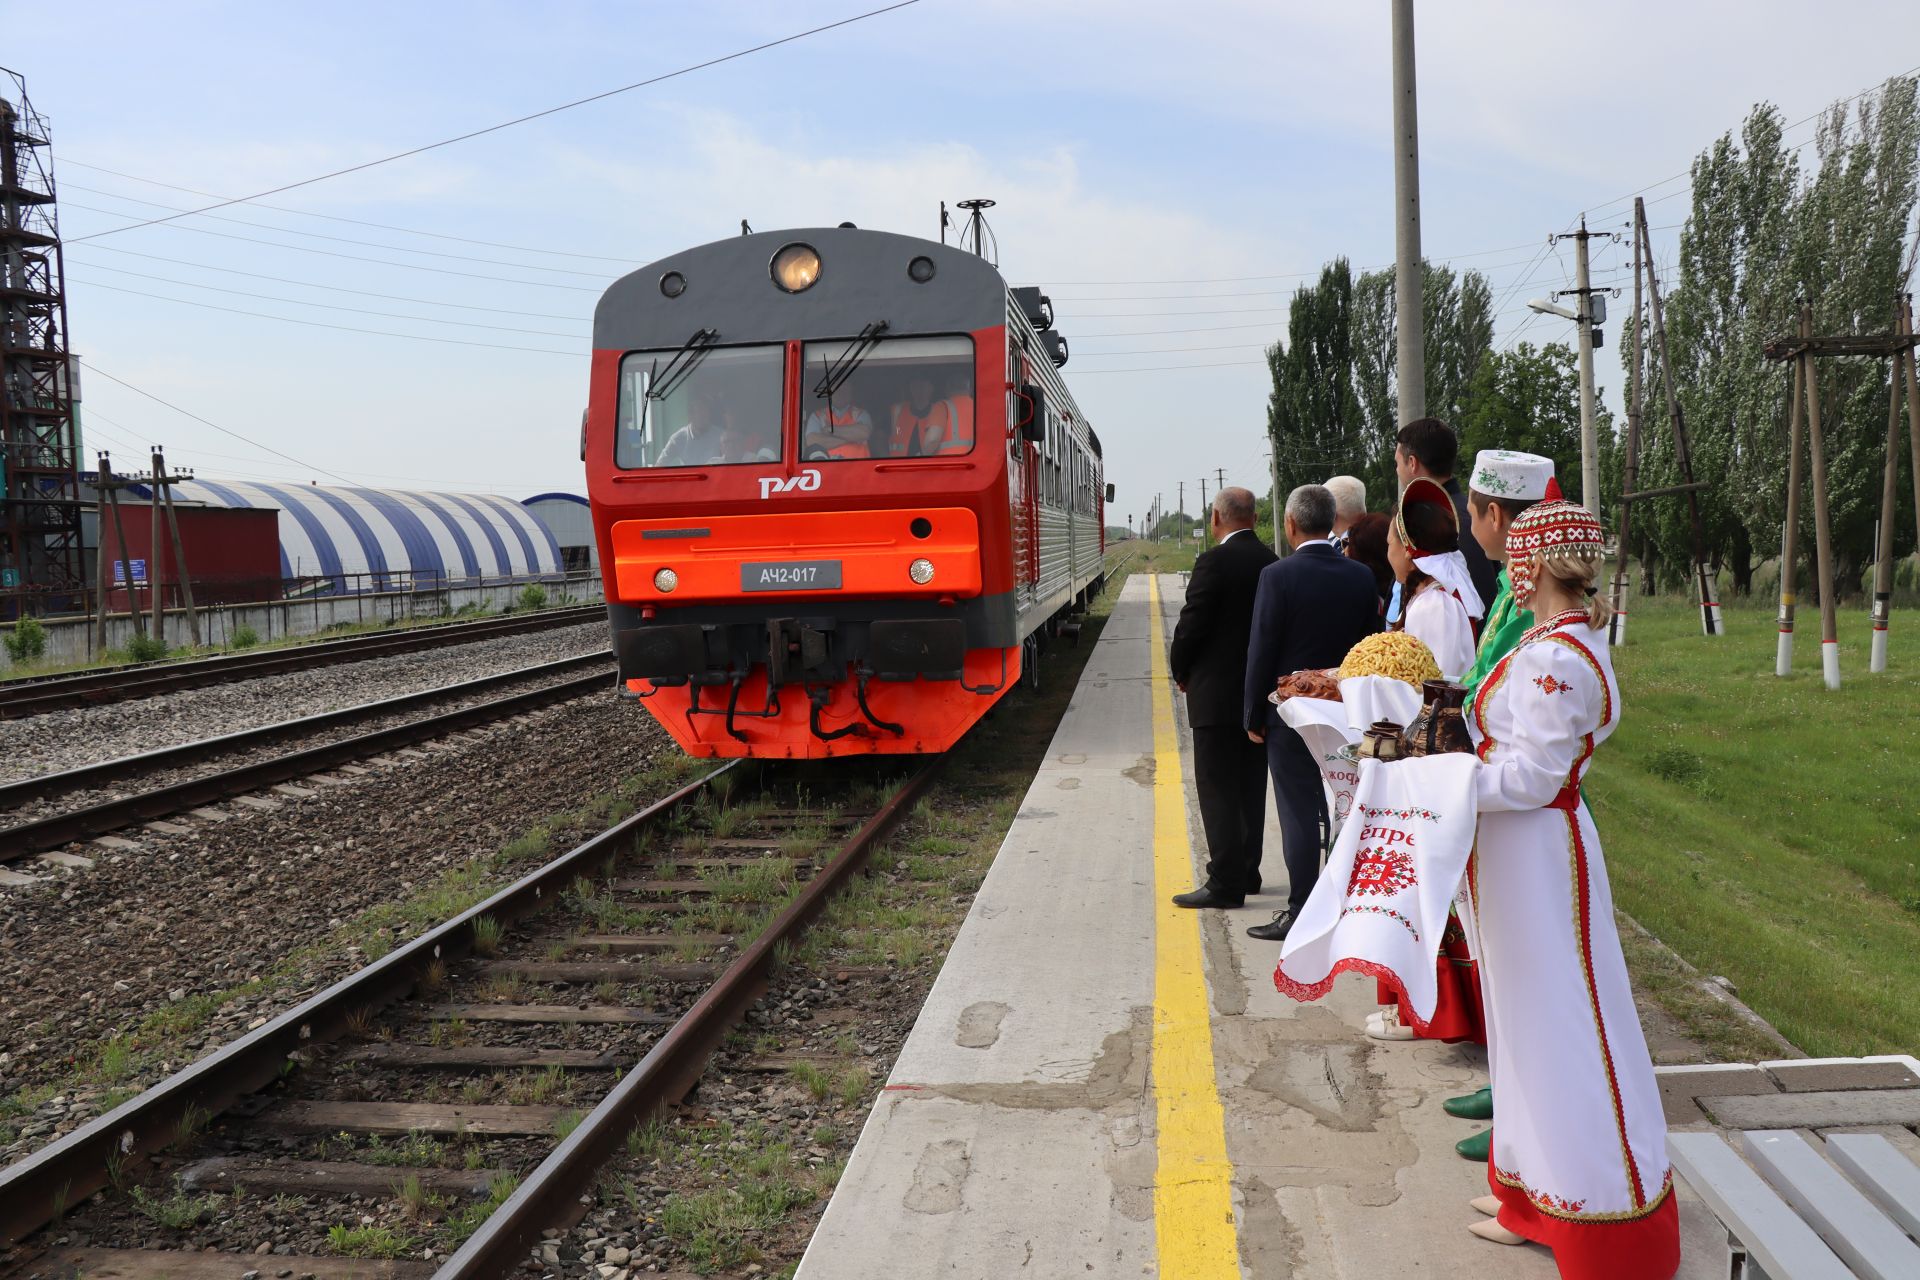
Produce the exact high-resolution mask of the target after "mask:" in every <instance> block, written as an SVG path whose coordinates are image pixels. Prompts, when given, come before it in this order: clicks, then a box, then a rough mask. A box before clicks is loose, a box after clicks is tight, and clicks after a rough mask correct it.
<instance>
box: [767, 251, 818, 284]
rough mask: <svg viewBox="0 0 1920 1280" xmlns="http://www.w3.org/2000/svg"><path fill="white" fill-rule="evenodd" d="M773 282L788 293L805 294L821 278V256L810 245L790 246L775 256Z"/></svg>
mask: <svg viewBox="0 0 1920 1280" xmlns="http://www.w3.org/2000/svg"><path fill="white" fill-rule="evenodd" d="M772 270H773V282H774V283H775V284H777V285H779V286H780V287H781V288H782V289H785V290H786V291H787V292H788V293H804V292H806V291H807V290H808V289H811V288H813V282H814V281H816V280H818V279H819V278H820V255H819V254H817V253H815V252H814V250H813V246H812V245H810V244H790V245H788V246H787V247H786V248H784V249H782V250H781V251H780V252H778V253H776V254H774V255H773V263H772Z"/></svg>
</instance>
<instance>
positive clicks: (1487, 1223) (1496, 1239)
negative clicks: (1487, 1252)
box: [1467, 1218, 1527, 1244]
mask: <svg viewBox="0 0 1920 1280" xmlns="http://www.w3.org/2000/svg"><path fill="white" fill-rule="evenodd" d="M1467 1230H1469V1231H1471V1232H1473V1234H1475V1235H1477V1236H1479V1237H1480V1238H1481V1239H1482V1240H1491V1241H1493V1243H1495V1244H1525V1243H1526V1242H1527V1238H1526V1237H1525V1236H1519V1235H1515V1234H1514V1233H1513V1232H1511V1231H1509V1230H1507V1229H1506V1228H1505V1227H1503V1226H1501V1225H1500V1224H1499V1223H1498V1222H1495V1221H1494V1220H1493V1219H1492V1218H1485V1219H1482V1220H1481V1221H1479V1222H1470V1223H1468V1224H1467Z"/></svg>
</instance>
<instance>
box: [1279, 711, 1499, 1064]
mask: <svg viewBox="0 0 1920 1280" xmlns="http://www.w3.org/2000/svg"><path fill="white" fill-rule="evenodd" d="M1342 692H1343V693H1344V692H1345V691H1344V689H1343V690H1342ZM1478 768H1479V761H1477V760H1475V759H1474V758H1473V757H1472V756H1470V755H1467V754H1465V753H1464V752H1463V753H1458V754H1452V755H1443V756H1424V757H1421V758H1420V759H1416V760H1400V761H1395V762H1393V763H1391V764H1383V763H1381V762H1380V761H1378V760H1362V761H1361V762H1360V785H1359V787H1358V789H1357V790H1356V791H1355V793H1354V801H1353V817H1352V819H1351V820H1350V821H1349V822H1348V823H1347V824H1346V826H1345V827H1344V828H1342V830H1341V832H1340V838H1339V839H1338V840H1336V841H1335V842H1334V846H1333V853H1332V855H1331V856H1330V857H1329V858H1328V859H1327V865H1326V867H1325V869H1323V870H1322V871H1321V872H1320V879H1319V880H1318V881H1317V882H1316V883H1315V884H1314V887H1313V893H1312V895H1311V896H1309V897H1308V899H1307V905H1306V906H1305V907H1303V908H1302V909H1301V911H1300V918H1299V919H1297V920H1295V921H1294V923H1293V929H1292V931H1291V932H1290V933H1288V935H1287V941H1286V943H1285V945H1283V946H1282V947H1281V949H1280V965H1279V967H1278V968H1276V969H1275V970H1274V973H1273V981H1274V985H1275V986H1277V987H1278V988H1279V989H1280V991H1281V992H1282V993H1283V994H1285V995H1289V996H1292V997H1293V998H1294V999H1296V1000H1318V999H1319V998H1320V997H1321V996H1323V995H1325V994H1326V993H1327V992H1328V991H1330V990H1332V988H1333V980H1334V978H1335V977H1336V976H1337V975H1339V974H1341V973H1344V972H1347V971H1349V970H1351V971H1354V972H1357V973H1367V974H1372V975H1373V976H1374V977H1376V978H1384V979H1386V980H1388V981H1390V982H1392V983H1394V984H1395V985H1396V986H1398V987H1399V988H1400V990H1402V991H1404V992H1405V993H1406V996H1407V1003H1408V1004H1409V1005H1410V1006H1411V1007H1412V1010H1413V1015H1414V1025H1415V1026H1416V1027H1422V1026H1425V1025H1426V1022H1427V1020H1428V1019H1430V1018H1431V1017H1433V1009H1434V1004H1435V1001H1436V1000H1437V999H1438V998H1439V993H1438V991H1437V990H1436V987H1435V977H1434V963H1433V962H1434V957H1435V956H1437V955H1438V954H1439V951H1440V939H1441V935H1442V934H1444V933H1445V931H1446V927H1447V908H1448V906H1449V905H1450V904H1451V902H1452V900H1453V891H1454V889H1455V887H1456V886H1458V885H1459V883H1460V877H1461V876H1462V874H1463V873H1464V872H1465V871H1466V867H1467V855H1468V854H1469V853H1471V852H1472V850H1473V831H1474V823H1475V819H1476V817H1477V814H1476V810H1475V805H1474V797H1473V775H1474V771H1475V770H1476V769H1478Z"/></svg>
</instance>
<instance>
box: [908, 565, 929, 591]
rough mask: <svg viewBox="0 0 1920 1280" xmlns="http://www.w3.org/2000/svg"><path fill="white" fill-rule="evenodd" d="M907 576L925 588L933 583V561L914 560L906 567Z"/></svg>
mask: <svg viewBox="0 0 1920 1280" xmlns="http://www.w3.org/2000/svg"><path fill="white" fill-rule="evenodd" d="M907 576H908V577H909V578H912V579H913V580H914V581H915V582H917V583H919V584H920V585H921V586H923V587H924V586H926V585H927V584H928V583H929V582H932V581H933V561H931V560H915V561H914V562H913V563H912V564H910V565H908V566H907Z"/></svg>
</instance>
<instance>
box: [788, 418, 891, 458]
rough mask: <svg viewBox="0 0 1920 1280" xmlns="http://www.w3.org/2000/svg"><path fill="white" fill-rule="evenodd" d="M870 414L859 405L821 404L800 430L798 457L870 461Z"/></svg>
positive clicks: (871, 421)
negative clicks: (843, 406) (862, 459)
mask: <svg viewBox="0 0 1920 1280" xmlns="http://www.w3.org/2000/svg"><path fill="white" fill-rule="evenodd" d="M872 444H873V415H872V414H870V413H868V412H867V411H866V410H865V409H862V408H861V407H860V406H859V405H848V406H847V407H846V408H844V409H839V408H832V407H830V406H828V405H821V406H820V407H819V408H818V409H815V410H814V411H813V412H812V413H810V414H808V415H807V420H806V423H805V424H804V425H803V426H802V427H801V429H800V456H801V457H802V458H804V459H805V460H806V461H808V462H822V461H826V460H828V459H834V458H839V459H855V458H871V457H872V456H873V449H872Z"/></svg>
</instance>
